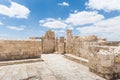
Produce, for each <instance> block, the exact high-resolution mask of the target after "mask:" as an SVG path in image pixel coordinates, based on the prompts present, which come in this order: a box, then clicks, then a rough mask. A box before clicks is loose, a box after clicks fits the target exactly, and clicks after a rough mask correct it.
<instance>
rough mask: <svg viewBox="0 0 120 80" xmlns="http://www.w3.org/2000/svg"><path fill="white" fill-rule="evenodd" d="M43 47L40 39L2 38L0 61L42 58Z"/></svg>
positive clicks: (0, 42)
mask: <svg viewBox="0 0 120 80" xmlns="http://www.w3.org/2000/svg"><path fill="white" fill-rule="evenodd" d="M41 53H42V47H41V42H40V41H32V40H26V41H25V40H24V41H23V40H1V41H0V61H4V60H18V59H29V58H40V56H41Z"/></svg>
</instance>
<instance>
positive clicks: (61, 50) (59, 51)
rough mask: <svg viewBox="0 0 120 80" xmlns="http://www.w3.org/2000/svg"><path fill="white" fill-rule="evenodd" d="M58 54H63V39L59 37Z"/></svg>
mask: <svg viewBox="0 0 120 80" xmlns="http://www.w3.org/2000/svg"><path fill="white" fill-rule="evenodd" d="M58 53H61V54H65V39H64V37H60V40H59V42H58Z"/></svg>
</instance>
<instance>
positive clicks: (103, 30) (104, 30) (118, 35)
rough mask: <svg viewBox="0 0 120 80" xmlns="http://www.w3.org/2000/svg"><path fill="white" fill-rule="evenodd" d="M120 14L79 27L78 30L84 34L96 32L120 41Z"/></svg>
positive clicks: (109, 38)
mask: <svg viewBox="0 0 120 80" xmlns="http://www.w3.org/2000/svg"><path fill="white" fill-rule="evenodd" d="M119 21H120V16H117V17H113V18H109V19H106V20H102V21H100V22H97V23H95V24H93V25H91V26H85V27H81V28H80V27H79V28H77V30H79V31H80V33H81V34H83V35H90V34H96V35H98V36H101V37H105V38H107V39H108V40H118V41H120V23H119Z"/></svg>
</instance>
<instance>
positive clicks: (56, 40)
mask: <svg viewBox="0 0 120 80" xmlns="http://www.w3.org/2000/svg"><path fill="white" fill-rule="evenodd" d="M55 52H56V53H57V52H58V38H56V39H55Z"/></svg>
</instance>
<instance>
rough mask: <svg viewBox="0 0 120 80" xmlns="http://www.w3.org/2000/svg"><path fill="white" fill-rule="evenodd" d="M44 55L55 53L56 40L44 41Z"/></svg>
mask: <svg viewBox="0 0 120 80" xmlns="http://www.w3.org/2000/svg"><path fill="white" fill-rule="evenodd" d="M42 46H43V53H46V54H48V53H54V52H55V40H47V39H44V40H43V43H42Z"/></svg>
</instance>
